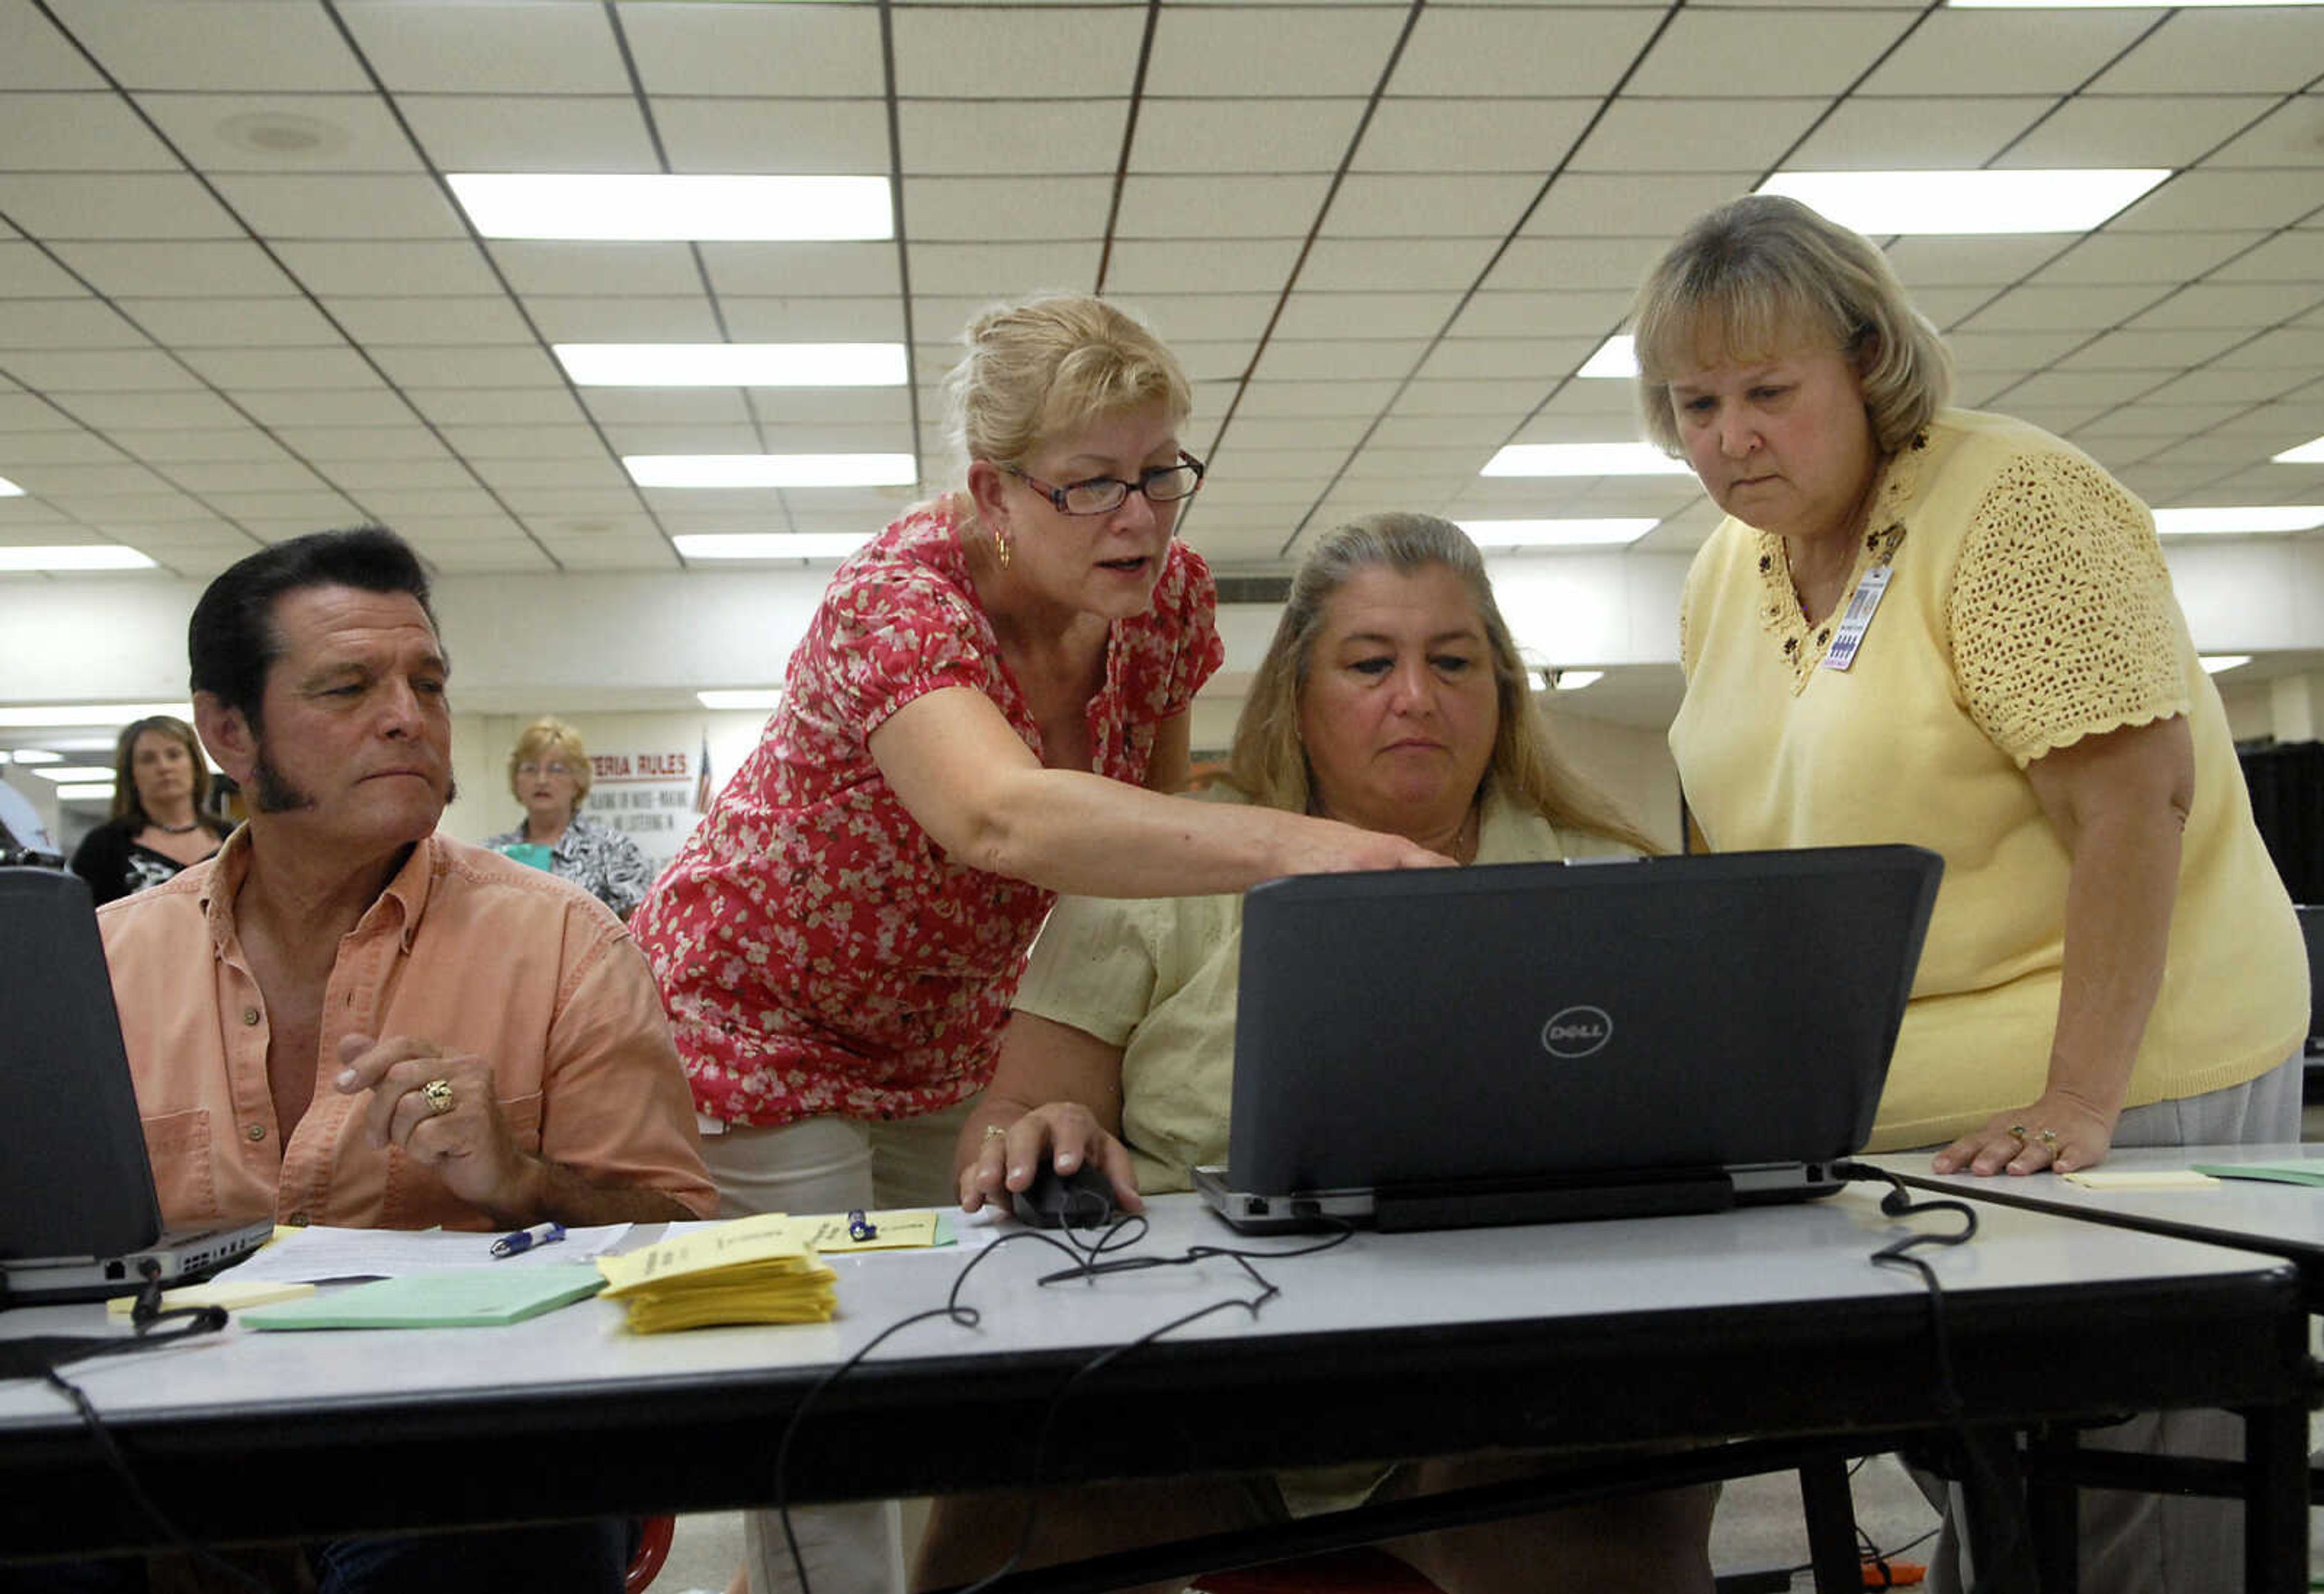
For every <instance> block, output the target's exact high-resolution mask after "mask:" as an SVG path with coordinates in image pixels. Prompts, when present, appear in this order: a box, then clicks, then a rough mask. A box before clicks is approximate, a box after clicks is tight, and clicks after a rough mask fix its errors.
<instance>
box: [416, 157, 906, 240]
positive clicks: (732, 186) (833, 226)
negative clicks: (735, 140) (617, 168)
mask: <svg viewBox="0 0 2324 1594" xmlns="http://www.w3.org/2000/svg"><path fill="white" fill-rule="evenodd" d="M444 181H446V182H448V183H450V184H451V185H452V192H453V193H454V194H455V195H456V196H457V198H458V199H459V201H460V206H461V208H462V209H465V210H466V211H467V213H468V219H469V220H470V221H472V222H474V223H475V227H476V230H477V231H478V232H480V233H482V234H484V236H486V237H488V238H613V239H662V240H685V241H696V240H700V241H713V240H715V241H741V242H752V243H756V242H766V241H797V240H803V239H826V238H885V237H890V236H894V231H895V208H894V206H893V205H892V204H891V203H890V199H889V194H888V180H887V179H886V178H884V177H668V176H660V175H657V174H653V173H623V174H617V175H595V174H586V173H577V172H555V173H550V172H490V171H456V172H454V173H452V174H451V175H449V176H447V178H445V180H444Z"/></svg>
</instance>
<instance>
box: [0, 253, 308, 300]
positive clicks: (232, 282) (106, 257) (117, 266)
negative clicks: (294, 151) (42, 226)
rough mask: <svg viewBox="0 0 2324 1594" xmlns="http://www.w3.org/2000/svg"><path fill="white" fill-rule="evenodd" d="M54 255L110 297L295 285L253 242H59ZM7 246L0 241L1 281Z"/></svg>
mask: <svg viewBox="0 0 2324 1594" xmlns="http://www.w3.org/2000/svg"><path fill="white" fill-rule="evenodd" d="M5 255H6V249H5V246H0V281H5V268H6V259H5ZM57 255H58V256H59V257H60V259H62V260H63V262H64V264H66V265H68V266H69V267H70V268H71V269H72V270H74V271H76V272H78V273H80V274H81V275H82V276H83V277H86V278H87V279H88V282H89V284H90V285H91V286H92V287H94V288H96V289H97V292H100V293H104V294H107V295H110V296H111V297H113V298H115V299H149V298H150V299H214V298H215V299H234V298H258V297H262V296H264V295H268V294H275V293H296V292H299V285H298V284H297V283H294V282H292V281H291V279H290V278H289V277H287V276H285V275H283V274H282V268H281V266H279V265H277V264H275V263H274V262H273V260H272V258H270V257H269V256H268V255H267V253H266V251H265V250H263V249H262V248H260V247H259V246H257V245H255V244H249V243H239V244H226V243H208V244H206V243H180V244H124V243H114V244H97V243H91V244H60V245H59V246H57Z"/></svg>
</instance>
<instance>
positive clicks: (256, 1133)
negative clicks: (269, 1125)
mask: <svg viewBox="0 0 2324 1594" xmlns="http://www.w3.org/2000/svg"><path fill="white" fill-rule="evenodd" d="M243 1133H244V1135H249V1136H250V1137H251V1138H252V1139H253V1140H263V1139H265V1138H266V1126H265V1125H263V1124H253V1125H252V1126H250V1127H249V1128H247V1129H244V1131H243Z"/></svg>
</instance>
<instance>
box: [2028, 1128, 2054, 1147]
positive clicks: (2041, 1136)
mask: <svg viewBox="0 0 2324 1594" xmlns="http://www.w3.org/2000/svg"><path fill="white" fill-rule="evenodd" d="M2033 1138H2034V1139H2036V1140H2038V1141H2040V1142H2041V1143H2042V1144H2043V1145H2046V1146H2048V1147H2049V1148H2050V1149H2051V1150H2052V1151H2055V1150H2057V1149H2058V1132H2057V1131H2056V1130H2055V1129H2036V1130H2034V1131H2033Z"/></svg>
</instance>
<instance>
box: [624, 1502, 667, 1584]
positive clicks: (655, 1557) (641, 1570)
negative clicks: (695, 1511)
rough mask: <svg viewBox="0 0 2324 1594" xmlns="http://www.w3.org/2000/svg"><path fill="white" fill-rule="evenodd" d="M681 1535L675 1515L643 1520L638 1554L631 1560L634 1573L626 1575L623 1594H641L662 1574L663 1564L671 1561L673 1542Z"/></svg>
mask: <svg viewBox="0 0 2324 1594" xmlns="http://www.w3.org/2000/svg"><path fill="white" fill-rule="evenodd" d="M677 1536H678V1518H677V1517H675V1516H647V1517H641V1518H640V1519H639V1522H638V1549H637V1553H636V1554H634V1555H632V1556H631V1557H630V1570H629V1571H627V1572H626V1573H624V1574H623V1575H622V1594H641V1591H642V1590H643V1589H645V1587H646V1586H647V1585H648V1584H649V1583H651V1582H652V1581H653V1580H654V1579H655V1578H656V1577H657V1576H659V1574H660V1571H661V1563H662V1562H665V1561H668V1560H669V1543H670V1541H671V1540H672V1539H674V1538H676V1537H677Z"/></svg>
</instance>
